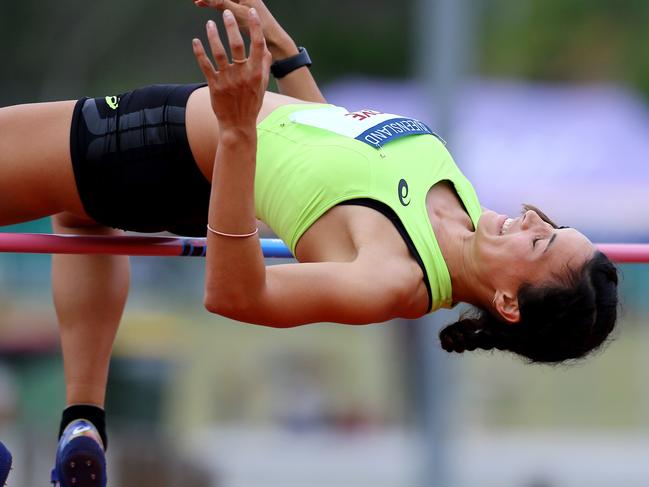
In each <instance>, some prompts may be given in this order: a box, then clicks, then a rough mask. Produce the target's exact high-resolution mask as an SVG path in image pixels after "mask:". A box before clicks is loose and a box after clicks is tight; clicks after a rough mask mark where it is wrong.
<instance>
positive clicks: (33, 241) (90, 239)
mask: <svg viewBox="0 0 649 487" xmlns="http://www.w3.org/2000/svg"><path fill="white" fill-rule="evenodd" d="M595 245H596V246H597V248H598V249H599V250H601V251H602V252H603V253H605V254H606V255H607V256H608V257H609V258H610V259H611V260H612V261H614V262H617V263H649V244H639V243H636V244H633V243H601V244H595ZM261 248H262V251H263V253H264V257H268V258H283V259H288V258H292V257H293V255H292V254H291V251H290V250H289V249H288V247H287V246H286V244H284V242H282V241H281V240H279V239H276V238H262V239H261ZM206 251H207V240H206V239H205V238H188V237H158V236H140V235H133V236H131V235H128V236H99V235H97V236H87V235H53V234H43V233H0V252H12V253H20V254H26V253H28V254H102V255H139V256H151V257H156V256H157V257H204V256H205V253H206Z"/></svg>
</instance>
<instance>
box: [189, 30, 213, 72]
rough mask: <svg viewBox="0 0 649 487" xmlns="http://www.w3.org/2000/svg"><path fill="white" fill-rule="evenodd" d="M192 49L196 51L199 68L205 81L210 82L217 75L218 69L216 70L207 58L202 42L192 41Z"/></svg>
mask: <svg viewBox="0 0 649 487" xmlns="http://www.w3.org/2000/svg"><path fill="white" fill-rule="evenodd" d="M192 48H193V50H194V56H195V57H196V61H197V62H198V67H199V68H201V71H202V72H203V75H204V76H205V79H206V80H207V81H208V82H209V81H210V80H211V79H213V78H214V76H215V75H216V69H214V65H213V64H212V61H210V59H209V58H208V57H207V54H206V53H205V49H204V48H203V43H202V42H201V41H199V40H198V39H194V40H193V41H192Z"/></svg>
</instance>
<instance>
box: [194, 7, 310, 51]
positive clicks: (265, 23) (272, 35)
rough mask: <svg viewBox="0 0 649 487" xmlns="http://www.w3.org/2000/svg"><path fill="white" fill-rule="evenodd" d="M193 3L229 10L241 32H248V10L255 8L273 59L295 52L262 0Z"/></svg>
mask: <svg viewBox="0 0 649 487" xmlns="http://www.w3.org/2000/svg"><path fill="white" fill-rule="evenodd" d="M193 2H194V5H196V6H197V7H203V8H214V9H216V10H219V11H221V12H223V11H225V10H230V11H231V12H232V13H233V14H234V16H235V18H236V19H237V23H238V24H239V28H240V29H241V32H243V33H245V34H247V33H248V22H247V19H248V10H250V9H251V8H254V9H255V10H257V13H258V15H259V19H260V20H261V28H262V31H263V34H264V38H265V39H266V44H267V45H268V49H270V52H271V53H272V55H273V60H275V61H276V60H278V59H284V58H287V57H289V56H293V55H295V54H297V52H298V51H297V46H296V45H295V42H293V39H291V36H289V35H288V34H287V33H286V31H285V30H284V29H283V28H282V26H281V25H280V24H279V22H277V20H275V17H273V14H271V13H270V10H268V7H266V5H265V4H264V2H263V1H262V0H193Z"/></svg>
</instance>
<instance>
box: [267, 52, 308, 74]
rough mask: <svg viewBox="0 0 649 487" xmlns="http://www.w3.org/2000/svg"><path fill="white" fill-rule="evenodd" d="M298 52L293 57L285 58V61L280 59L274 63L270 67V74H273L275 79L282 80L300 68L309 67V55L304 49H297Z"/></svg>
mask: <svg viewBox="0 0 649 487" xmlns="http://www.w3.org/2000/svg"><path fill="white" fill-rule="evenodd" d="M298 51H300V52H298V53H297V54H296V55H295V56H291V57H287V58H286V59H280V60H279V61H275V62H274V63H273V64H271V66H270V72H271V73H273V76H275V78H277V79H279V78H283V77H284V76H286V75H287V74H289V73H292V72H293V71H295V70H296V69H299V68H301V67H302V66H307V67H310V66H311V64H312V63H311V58H310V57H309V53H308V52H307V50H306V49H305V48H304V47H298Z"/></svg>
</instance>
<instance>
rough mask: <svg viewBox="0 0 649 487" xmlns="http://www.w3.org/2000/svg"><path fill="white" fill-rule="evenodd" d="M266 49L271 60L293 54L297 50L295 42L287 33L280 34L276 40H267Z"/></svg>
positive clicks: (278, 59) (279, 59)
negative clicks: (280, 36) (284, 34)
mask: <svg viewBox="0 0 649 487" xmlns="http://www.w3.org/2000/svg"><path fill="white" fill-rule="evenodd" d="M268 50H269V51H270V54H271V56H272V58H273V62H275V61H281V60H282V59H286V58H289V57H291V56H295V55H296V54H297V53H298V52H299V51H298V48H297V44H296V43H295V41H293V39H291V37H289V36H288V35H286V36H282V38H280V39H279V40H278V41H268Z"/></svg>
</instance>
